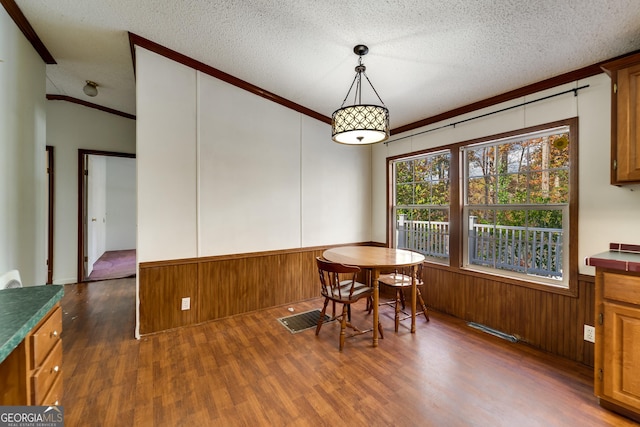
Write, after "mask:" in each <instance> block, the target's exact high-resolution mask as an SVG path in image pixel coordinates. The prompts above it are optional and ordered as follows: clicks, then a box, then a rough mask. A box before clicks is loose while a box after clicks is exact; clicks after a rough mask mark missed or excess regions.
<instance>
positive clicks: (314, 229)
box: [136, 47, 371, 262]
mask: <svg viewBox="0 0 640 427" xmlns="http://www.w3.org/2000/svg"><path fill="white" fill-rule="evenodd" d="M136 61H137V63H136V71H137V74H136V78H137V96H136V97H137V140H138V152H137V155H138V168H137V174H138V261H139V262H145V261H158V260H166V259H181V258H191V257H203V256H212V255H222V254H233V253H246V252H255V251H268V250H278V249H289V248H299V247H308V246H316V245H325V244H335V243H345V242H361V241H369V240H370V238H371V234H370V224H371V214H370V208H371V196H370V194H371V191H370V189H371V186H370V183H369V180H370V176H371V148H370V147H347V146H343V145H339V144H336V143H334V142H332V141H331V137H330V127H329V125H328V124H326V123H321V122H318V121H317V120H314V119H310V118H308V117H306V116H304V115H302V114H300V113H297V112H295V111H293V110H290V109H287V108H285V107H283V106H280V105H278V104H275V103H273V102H270V101H267V100H265V99H263V98H261V97H258V96H256V95H252V94H250V93H248V92H246V91H244V90H241V89H239V88H236V87H234V86H231V85H229V84H227V83H224V82H222V81H219V80H217V79H215V78H213V77H211V76H208V75H206V74H202V73H199V72H197V71H195V70H193V69H190V68H188V67H186V66H184V65H181V64H178V63H175V62H173V61H171V60H169V59H167V58H164V57H162V56H160V55H157V54H155V53H152V52H149V51H147V50H145V49H142V48H139V47H137V48H136Z"/></svg>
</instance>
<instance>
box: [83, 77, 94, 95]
mask: <svg viewBox="0 0 640 427" xmlns="http://www.w3.org/2000/svg"><path fill="white" fill-rule="evenodd" d="M82 90H83V91H84V93H85V94H86V95H87V96H96V95H97V94H98V83H96V82H92V81H91V80H87V84H86V85H84V87H83V88H82Z"/></svg>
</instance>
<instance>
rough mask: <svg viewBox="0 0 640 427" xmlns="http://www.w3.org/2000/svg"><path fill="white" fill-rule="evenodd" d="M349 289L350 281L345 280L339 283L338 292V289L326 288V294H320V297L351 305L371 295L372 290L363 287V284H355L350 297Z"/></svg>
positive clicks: (365, 286) (368, 287) (366, 286)
mask: <svg viewBox="0 0 640 427" xmlns="http://www.w3.org/2000/svg"><path fill="white" fill-rule="evenodd" d="M350 288H351V281H350V280H345V281H343V282H340V289H339V290H338V288H331V289H329V288H327V292H322V296H324V297H325V298H329V299H330V300H332V301H335V302H338V303H345V302H346V303H351V302H356V301H358V300H359V299H360V298H362V297H363V296H365V295H373V288H371V287H370V286H368V285H365V284H364V283H360V282H355V283H354V284H353V292H352V293H351V295H349V290H350Z"/></svg>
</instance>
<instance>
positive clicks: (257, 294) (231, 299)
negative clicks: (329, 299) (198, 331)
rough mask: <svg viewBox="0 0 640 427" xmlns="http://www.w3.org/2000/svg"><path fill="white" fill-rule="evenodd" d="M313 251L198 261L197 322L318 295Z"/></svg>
mask: <svg viewBox="0 0 640 427" xmlns="http://www.w3.org/2000/svg"><path fill="white" fill-rule="evenodd" d="M316 252H318V251H315V250H310V251H294V252H288V253H276V254H269V255H258V256H256V255H253V256H247V257H244V258H234V259H221V260H215V259H213V260H204V261H202V262H200V263H199V267H198V282H199V288H200V299H199V300H198V304H199V322H205V321H208V320H214V319H220V318H223V317H227V316H232V315H235V314H240V313H247V312H249V311H255V310H260V309H264V308H268V307H274V306H278V305H282V304H288V303H293V302H299V301H303V300H307V299H310V298H314V297H317V296H319V295H320V285H319V281H318V278H317V270H313V268H311V266H315V258H314V256H315V254H316ZM319 253H322V251H319ZM312 271H315V275H313V274H312Z"/></svg>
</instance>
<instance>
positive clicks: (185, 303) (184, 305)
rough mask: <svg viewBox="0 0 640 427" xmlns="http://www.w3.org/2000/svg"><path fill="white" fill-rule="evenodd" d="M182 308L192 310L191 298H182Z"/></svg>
mask: <svg viewBox="0 0 640 427" xmlns="http://www.w3.org/2000/svg"><path fill="white" fill-rule="evenodd" d="M182 310H191V298H189V297H187V298H182Z"/></svg>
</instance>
